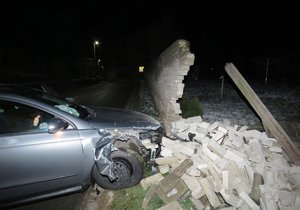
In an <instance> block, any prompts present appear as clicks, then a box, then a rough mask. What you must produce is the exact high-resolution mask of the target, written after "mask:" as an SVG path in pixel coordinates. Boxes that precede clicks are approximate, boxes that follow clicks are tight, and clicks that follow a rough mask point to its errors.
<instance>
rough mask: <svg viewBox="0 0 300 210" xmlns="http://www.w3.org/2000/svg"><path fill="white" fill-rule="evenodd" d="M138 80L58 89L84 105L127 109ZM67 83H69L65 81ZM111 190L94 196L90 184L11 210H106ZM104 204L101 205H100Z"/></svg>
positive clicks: (62, 93)
mask: <svg viewBox="0 0 300 210" xmlns="http://www.w3.org/2000/svg"><path fill="white" fill-rule="evenodd" d="M136 84H137V83H136V82H135V81H122V82H104V81H101V82H100V83H98V84H91V85H89V86H84V87H83V86H80V85H78V86H76V85H75V86H74V84H73V88H72V89H70V88H68V89H67V91H66V89H59V88H57V87H56V89H55V90H56V91H57V92H58V93H59V94H61V95H62V96H64V97H72V98H73V99H74V102H76V103H79V104H82V105H98V106H108V107H115V108H128V106H129V103H128V101H130V100H132V98H134V97H133V96H132V93H136V92H137V89H138V87H137V85H136ZM66 85H67V84H66ZM107 195H110V194H109V193H108V194H107V193H103V194H102V195H101V196H95V190H94V189H93V188H92V187H90V188H89V189H88V190H86V191H85V192H83V193H76V194H72V195H66V196H62V197H58V198H53V199H49V200H46V201H41V202H35V203H32V204H27V205H23V206H20V207H17V208H12V210H91V209H93V210H96V209H97V210H104V209H107V207H106V205H103V204H104V202H105V201H106V200H107V201H109V200H110V199H109V198H108V197H111V196H107ZM101 206H102V207H101Z"/></svg>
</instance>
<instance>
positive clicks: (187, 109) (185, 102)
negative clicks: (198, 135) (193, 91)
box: [179, 95, 203, 118]
mask: <svg viewBox="0 0 300 210" xmlns="http://www.w3.org/2000/svg"><path fill="white" fill-rule="evenodd" d="M179 103H180V108H181V111H182V117H183V118H189V117H194V116H202V115H203V110H202V105H201V102H200V100H199V98H198V97H196V96H194V97H192V98H191V99H190V98H189V97H188V96H186V95H183V97H182V99H181V101H180V102H179Z"/></svg>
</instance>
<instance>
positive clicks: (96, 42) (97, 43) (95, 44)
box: [93, 41, 99, 72]
mask: <svg viewBox="0 0 300 210" xmlns="http://www.w3.org/2000/svg"><path fill="white" fill-rule="evenodd" d="M97 45H99V42H98V41H94V43H93V46H94V60H93V61H94V68H95V72H96V70H97V66H96V46H97Z"/></svg>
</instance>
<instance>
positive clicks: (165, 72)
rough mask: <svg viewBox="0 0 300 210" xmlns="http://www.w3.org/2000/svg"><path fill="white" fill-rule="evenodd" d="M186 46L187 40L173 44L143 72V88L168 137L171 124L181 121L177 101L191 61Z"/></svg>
mask: <svg viewBox="0 0 300 210" xmlns="http://www.w3.org/2000/svg"><path fill="white" fill-rule="evenodd" d="M189 45H190V43H189V41H187V40H183V39H180V40H177V41H175V42H174V43H173V44H171V45H170V46H169V47H168V48H167V49H166V50H165V51H163V52H162V53H161V54H160V56H159V57H158V58H157V60H156V61H154V62H153V64H152V66H151V67H150V68H149V69H148V71H145V76H146V82H147V85H148V87H149V89H150V92H151V95H152V97H153V100H154V103H155V106H156V108H157V110H158V112H159V114H160V117H161V120H162V122H163V123H164V126H165V128H166V132H167V134H170V130H171V123H172V122H173V121H175V120H179V119H181V109H180V104H179V103H178V102H177V100H178V99H179V98H181V97H182V94H183V89H184V83H183V79H184V76H186V75H187V74H188V71H189V70H190V66H191V65H193V64H194V60H195V55H194V54H192V53H191V52H190V47H189Z"/></svg>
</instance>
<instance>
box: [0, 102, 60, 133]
mask: <svg viewBox="0 0 300 210" xmlns="http://www.w3.org/2000/svg"><path fill="white" fill-rule="evenodd" d="M53 117H54V116H53V115H51V114H49V113H46V112H44V111H42V110H39V109H36V108H34V107H30V106H27V105H24V104H20V103H15V102H8V101H0V124H1V127H0V134H6V133H21V132H44V131H48V120H50V119H52V118H53Z"/></svg>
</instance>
